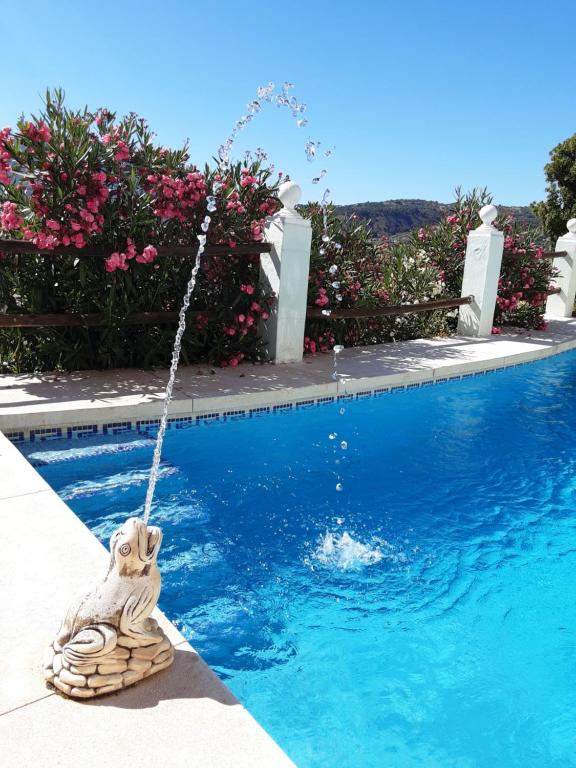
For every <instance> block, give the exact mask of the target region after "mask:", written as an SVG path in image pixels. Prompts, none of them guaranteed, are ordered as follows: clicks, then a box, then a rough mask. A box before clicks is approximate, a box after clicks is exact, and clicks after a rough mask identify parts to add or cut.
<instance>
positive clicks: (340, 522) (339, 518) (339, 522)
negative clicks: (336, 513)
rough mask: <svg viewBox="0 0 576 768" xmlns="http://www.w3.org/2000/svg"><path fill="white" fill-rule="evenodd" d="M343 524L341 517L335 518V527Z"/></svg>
mask: <svg viewBox="0 0 576 768" xmlns="http://www.w3.org/2000/svg"><path fill="white" fill-rule="evenodd" d="M343 522H344V518H343V517H337V518H336V525H342V523H343Z"/></svg>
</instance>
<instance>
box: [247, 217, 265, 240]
mask: <svg viewBox="0 0 576 768" xmlns="http://www.w3.org/2000/svg"><path fill="white" fill-rule="evenodd" d="M250 231H251V234H252V240H254V241H255V242H259V241H260V240H262V238H263V237H264V235H263V233H262V225H261V224H260V222H258V221H253V222H252V224H251V225H250Z"/></svg>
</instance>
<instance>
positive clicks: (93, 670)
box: [44, 517, 174, 698]
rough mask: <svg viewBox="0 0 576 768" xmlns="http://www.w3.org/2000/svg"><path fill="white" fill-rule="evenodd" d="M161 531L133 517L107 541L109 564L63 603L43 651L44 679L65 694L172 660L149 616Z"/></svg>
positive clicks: (112, 687)
mask: <svg viewBox="0 0 576 768" xmlns="http://www.w3.org/2000/svg"><path fill="white" fill-rule="evenodd" d="M161 542H162V532H161V530H160V529H159V528H156V527H154V526H146V524H145V523H144V522H143V521H142V520H140V519H138V518H136V517H131V518H130V519H128V520H127V521H126V522H125V523H124V524H123V525H122V527H121V528H120V529H119V530H117V531H116V532H115V533H114V534H113V535H112V537H111V539H110V552H111V559H110V566H109V568H108V572H107V574H106V575H105V576H104V578H103V579H102V580H100V581H99V582H98V583H97V584H96V585H95V586H94V588H93V589H92V590H90V591H89V592H88V593H86V594H84V595H83V596H82V597H81V598H80V599H79V600H76V601H75V602H74V603H73V604H72V605H71V607H70V608H69V610H68V612H67V614H66V616H65V618H64V621H63V622H62V626H61V627H60V631H59V632H58V635H57V636H56V639H55V640H54V642H53V643H52V646H51V647H50V648H49V649H48V653H47V656H46V660H45V664H44V672H45V677H46V680H47V681H48V682H49V683H51V684H52V685H54V686H55V687H56V688H58V689H59V690H60V691H61V692H62V693H65V694H66V695H68V696H73V697H78V698H90V697H92V696H99V695H101V694H105V693H110V692H111V691H117V690H119V689H120V688H123V687H125V686H127V685H132V684H133V683H136V682H138V680H141V679H142V678H143V677H148V676H149V675H152V674H154V673H155V672H158V671H160V670H161V669H165V668H166V667H168V666H170V664H172V661H173V659H174V649H173V647H172V644H171V643H170V640H169V639H168V638H167V637H166V636H165V634H164V633H163V632H162V630H161V628H160V627H159V626H158V623H157V622H156V621H155V620H154V619H152V618H150V614H151V613H152V611H153V610H154V608H155V606H156V602H157V601H158V597H159V595H160V571H159V570H158V565H157V563H156V559H157V556H158V550H159V549H160V544H161Z"/></svg>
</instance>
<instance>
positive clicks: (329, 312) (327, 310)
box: [322, 309, 332, 317]
mask: <svg viewBox="0 0 576 768" xmlns="http://www.w3.org/2000/svg"><path fill="white" fill-rule="evenodd" d="M322 314H323V315H326V317H330V315H331V314H332V310H331V309H323V310H322Z"/></svg>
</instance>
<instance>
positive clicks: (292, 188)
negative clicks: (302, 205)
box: [278, 181, 302, 211]
mask: <svg viewBox="0 0 576 768" xmlns="http://www.w3.org/2000/svg"><path fill="white" fill-rule="evenodd" d="M278 197H279V199H280V202H281V203H282V205H283V206H284V208H287V209H288V210H289V211H294V209H295V208H296V206H297V205H298V203H299V202H300V198H301V197H302V189H301V188H300V186H299V185H298V184H296V183H295V182H294V181H285V182H284V183H283V184H280V188H279V190H278Z"/></svg>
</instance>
